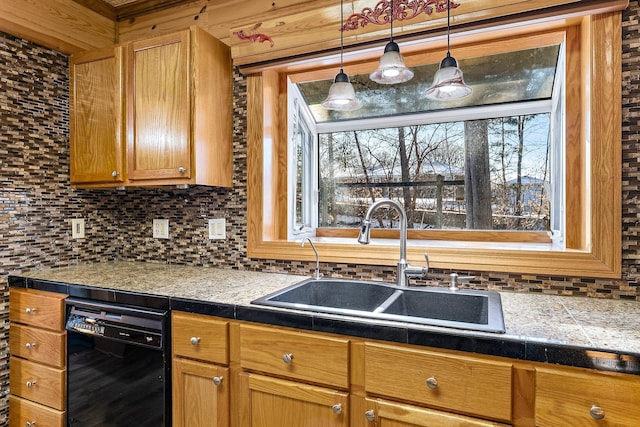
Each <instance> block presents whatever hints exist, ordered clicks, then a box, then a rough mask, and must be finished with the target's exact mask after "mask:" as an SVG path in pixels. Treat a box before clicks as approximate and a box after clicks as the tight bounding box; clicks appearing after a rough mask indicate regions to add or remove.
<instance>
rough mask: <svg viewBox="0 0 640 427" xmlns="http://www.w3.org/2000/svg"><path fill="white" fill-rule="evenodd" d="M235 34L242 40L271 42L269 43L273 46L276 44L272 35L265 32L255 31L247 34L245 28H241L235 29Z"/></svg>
mask: <svg viewBox="0 0 640 427" xmlns="http://www.w3.org/2000/svg"><path fill="white" fill-rule="evenodd" d="M233 35H234V36H236V37H237V38H239V39H240V40H248V41H250V42H252V43H255V42H258V43H264V42H269V45H270V46H271V47H273V46H274V45H275V44H274V43H273V40H271V37H269V36H267V35H265V34H261V33H254V34H247V33H245V32H244V30H239V31H234V32H233Z"/></svg>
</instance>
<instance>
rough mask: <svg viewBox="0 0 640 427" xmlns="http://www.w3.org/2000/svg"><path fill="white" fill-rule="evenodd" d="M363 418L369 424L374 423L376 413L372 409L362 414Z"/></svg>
mask: <svg viewBox="0 0 640 427" xmlns="http://www.w3.org/2000/svg"><path fill="white" fill-rule="evenodd" d="M364 418H365V419H366V420H367V421H369V422H371V423H372V422H374V421H375V420H376V413H375V411H374V410H373V409H369V410H368V411H366V412H365V413H364Z"/></svg>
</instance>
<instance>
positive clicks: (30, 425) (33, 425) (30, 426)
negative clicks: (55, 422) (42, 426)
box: [25, 421, 36, 427]
mask: <svg viewBox="0 0 640 427" xmlns="http://www.w3.org/2000/svg"><path fill="white" fill-rule="evenodd" d="M25 425H26V426H27V427H36V422H35V421H27V424H25Z"/></svg>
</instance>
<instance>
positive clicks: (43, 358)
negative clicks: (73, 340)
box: [9, 323, 67, 368]
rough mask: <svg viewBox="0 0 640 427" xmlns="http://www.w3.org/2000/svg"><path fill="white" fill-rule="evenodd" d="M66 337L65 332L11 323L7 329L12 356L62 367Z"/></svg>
mask: <svg viewBox="0 0 640 427" xmlns="http://www.w3.org/2000/svg"><path fill="white" fill-rule="evenodd" d="M66 337H67V333H66V332H53V331H47V330H44V329H39V328H33V327H31V326H24V325H20V324H18V323H13V324H12V325H11V327H10V329H9V351H10V353H11V354H12V355H14V356H20V357H23V358H25V359H29V360H32V361H34V362H39V363H44V364H47V365H51V366H54V367H56V368H64V366H65V364H66V358H67V352H66V343H67V340H66Z"/></svg>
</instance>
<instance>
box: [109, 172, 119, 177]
mask: <svg viewBox="0 0 640 427" xmlns="http://www.w3.org/2000/svg"><path fill="white" fill-rule="evenodd" d="M118 175H120V174H119V173H118V171H111V176H112V177H114V178H115V177H117V176H118Z"/></svg>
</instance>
